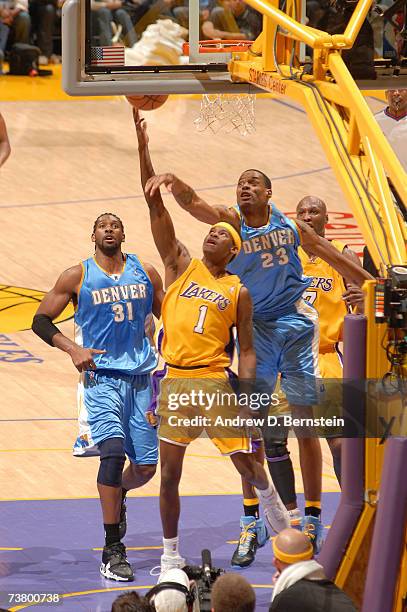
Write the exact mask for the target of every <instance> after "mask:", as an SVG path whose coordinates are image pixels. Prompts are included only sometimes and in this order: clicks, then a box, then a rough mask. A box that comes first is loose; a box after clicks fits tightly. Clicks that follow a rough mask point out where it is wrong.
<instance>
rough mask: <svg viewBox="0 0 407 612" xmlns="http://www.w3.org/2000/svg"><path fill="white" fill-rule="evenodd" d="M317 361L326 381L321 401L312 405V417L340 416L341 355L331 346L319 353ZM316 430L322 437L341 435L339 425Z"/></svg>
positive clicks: (332, 417)
mask: <svg viewBox="0 0 407 612" xmlns="http://www.w3.org/2000/svg"><path fill="white" fill-rule="evenodd" d="M318 361H319V370H320V372H321V376H322V378H324V379H325V381H326V382H325V392H324V394H323V397H322V401H321V403H320V404H318V405H317V406H314V418H321V417H324V418H325V419H334V417H336V418H340V417H341V416H342V414H343V410H342V403H343V400H342V395H343V394H342V385H341V381H342V378H343V367H342V355H341V354H340V352H339V351H338V350H337V349H336V347H332V350H331V351H327V352H325V353H324V352H322V353H319V360H318ZM336 381H337V382H336ZM316 430H317V433H318V435H319V436H321V437H324V438H337V437H341V436H342V428H341V427H340V426H334V425H330V426H329V427H328V426H322V427H317V428H316Z"/></svg>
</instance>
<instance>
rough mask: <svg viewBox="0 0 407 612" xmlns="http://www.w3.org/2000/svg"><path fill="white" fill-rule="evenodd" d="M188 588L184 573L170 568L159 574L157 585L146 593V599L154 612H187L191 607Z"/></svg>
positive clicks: (189, 583) (186, 577)
mask: <svg viewBox="0 0 407 612" xmlns="http://www.w3.org/2000/svg"><path fill="white" fill-rule="evenodd" d="M190 588H191V582H190V580H189V578H188V576H187V575H186V573H185V572H184V571H183V570H181V569H177V568H172V569H169V570H167V571H166V572H162V573H161V574H160V577H159V579H158V583H157V585H156V586H155V587H153V588H152V589H151V591H149V592H148V593H147V595H146V599H148V601H149V602H151V603H152V604H153V610H155V611H156V612H188V611H189V610H190V608H191V607H192V605H191V606H190V603H191V602H190V598H191V601H192V597H191V595H190ZM192 603H193V602H192ZM198 609H199V608H198Z"/></svg>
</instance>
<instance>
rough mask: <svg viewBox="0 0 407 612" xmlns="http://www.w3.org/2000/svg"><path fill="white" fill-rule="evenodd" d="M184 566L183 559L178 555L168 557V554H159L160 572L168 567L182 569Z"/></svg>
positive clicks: (165, 570)
mask: <svg viewBox="0 0 407 612" xmlns="http://www.w3.org/2000/svg"><path fill="white" fill-rule="evenodd" d="M183 567H185V559H183V558H182V557H181V556H180V555H176V556H174V557H170V556H169V555H161V574H163V573H164V572H167V571H168V570H170V569H174V568H175V569H182V568H183Z"/></svg>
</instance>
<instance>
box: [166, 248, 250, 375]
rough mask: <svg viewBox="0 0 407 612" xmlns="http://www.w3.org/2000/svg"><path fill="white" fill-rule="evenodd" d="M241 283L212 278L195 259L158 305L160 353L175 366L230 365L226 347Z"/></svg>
mask: <svg viewBox="0 0 407 612" xmlns="http://www.w3.org/2000/svg"><path fill="white" fill-rule="evenodd" d="M240 287H241V282H240V279H239V277H237V276H235V275H226V276H223V277H222V278H215V277H214V276H212V274H211V273H210V271H209V270H208V268H207V267H206V266H205V265H204V264H203V263H202V261H200V260H199V259H192V260H191V263H190V264H189V266H188V268H187V269H186V270H185V272H184V273H183V274H181V276H180V277H179V278H177V280H176V281H175V282H174V283H173V284H172V285H170V287H169V288H168V289H167V293H166V295H165V298H164V301H163V304H162V311H161V314H162V322H163V328H164V335H163V339H162V346H161V354H162V356H163V358H164V359H165V361H166V362H167V363H168V364H171V365H175V366H178V367H184V368H189V367H198V366H207V365H210V366H211V367H214V368H219V367H221V368H223V367H227V366H229V365H230V357H229V356H228V354H227V352H226V347H227V345H228V344H229V342H230V337H231V328H232V327H233V326H234V325H235V324H236V318H237V304H238V300H239V292H240Z"/></svg>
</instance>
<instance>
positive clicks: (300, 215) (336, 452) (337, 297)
mask: <svg viewBox="0 0 407 612" xmlns="http://www.w3.org/2000/svg"><path fill="white" fill-rule="evenodd" d="M296 212H297V219H300V220H301V221H304V222H305V223H307V224H308V225H309V226H310V227H312V228H313V230H314V231H315V232H316V233H317V234H318V235H319V236H323V237H325V227H326V224H327V223H328V213H327V208H326V204H325V202H324V201H323V200H321V199H320V198H318V197H316V196H306V197H305V198H302V200H300V202H298V204H297V209H296ZM331 244H332V246H334V247H335V248H336V249H337V250H338V251H340V252H341V253H342V254H343V255H345V256H346V257H347V258H349V259H350V260H351V261H353V262H354V263H357V264H358V265H359V266H360V265H361V264H360V261H359V258H358V256H357V255H356V253H354V252H353V251H352V250H351V249H349V247H347V246H346V245H345V244H343V243H342V242H339V241H338V240H332V241H331ZM298 253H299V255H300V259H301V263H302V266H303V269H304V274H305V275H306V276H310V277H312V279H313V281H312V284H311V286H310V287H308V289H307V291H306V292H305V294H304V298H305V299H306V300H307V301H308V302H309V303H310V304H312V305H313V306H314V308H315V309H316V310H317V311H318V314H319V359H318V362H319V370H320V373H321V376H322V377H323V378H326V379H335V378H342V354H341V352H340V350H339V342H341V340H342V332H343V321H344V318H345V315H346V314H347V313H348V312H350V309H351V308H352V309H354V310H355V312H357V313H360V314H361V313H363V306H364V304H363V300H364V294H363V291H362V289H361V288H360V287H358V286H357V285H355V284H354V282H352V283H351V282H349V280H348V281H347V280H346V278H344V277H343V276H341V275H340V274H339V272H337V271H336V270H335V269H334V268H333V267H332V266H330V265H329V264H328V263H327V262H326V261H324V260H323V259H321V258H320V257H317V256H315V255H314V254H313V253H312V250H311V249H310V248H309V247H306V246H302V247H301V248H300V249H299V251H298ZM337 391H338V392H339V391H340V390H339V388H337V389H335V387H333V388H332V390H331V393H330V392H329V387H328V389H327V396H328V397H327V401H326V402H324V403H323V404H322V405H321V406H320V407H319V409H322V410H324V408H326V407H327V405H328V403H330V404H331V407H332V408H333V410H336V411H337V410H338V403H339V405H340V403H341V400H340V398H337V400H338V401H337V405H336V406H335V405H333V406H332V404H333V403H335V402H333V401H332V400H333V399H334V398H332V393H334V394H335V392H337ZM330 395H331V397H329V396H330ZM328 400H331V401H330V402H329V401H328ZM325 416H326V415H325ZM337 416H340V415H337ZM336 434H337V432H335V431H332V432H331V435H330V432H326V437H327V442H328V444H329V447H330V449H331V452H332V457H333V461H334V469H335V473H336V476H337V478H338V481H339V482H340V458H341V444H340V442H341V440H340V438H338V437H337V435H336Z"/></svg>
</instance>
